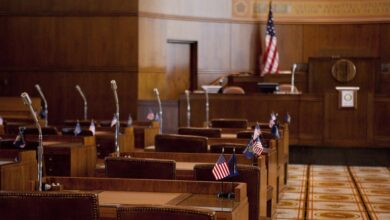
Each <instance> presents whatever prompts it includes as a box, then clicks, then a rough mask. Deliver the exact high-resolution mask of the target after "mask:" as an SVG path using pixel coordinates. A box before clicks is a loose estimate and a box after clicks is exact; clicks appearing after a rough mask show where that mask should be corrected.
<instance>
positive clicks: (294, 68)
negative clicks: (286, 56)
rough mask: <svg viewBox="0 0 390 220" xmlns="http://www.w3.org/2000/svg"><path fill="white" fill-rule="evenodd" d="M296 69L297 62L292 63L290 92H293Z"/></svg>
mask: <svg viewBox="0 0 390 220" xmlns="http://www.w3.org/2000/svg"><path fill="white" fill-rule="evenodd" d="M296 69H297V64H296V63H294V64H293V67H292V71H291V93H294V92H295V90H294V87H295V85H294V84H295V82H294V81H295V70H296Z"/></svg>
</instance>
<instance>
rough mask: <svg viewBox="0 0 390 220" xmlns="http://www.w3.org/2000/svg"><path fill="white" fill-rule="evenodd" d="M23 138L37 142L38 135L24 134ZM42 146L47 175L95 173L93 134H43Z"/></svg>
mask: <svg viewBox="0 0 390 220" xmlns="http://www.w3.org/2000/svg"><path fill="white" fill-rule="evenodd" d="M13 138H15V137H13ZM25 140H26V141H27V142H37V141H38V137H37V136H36V135H25ZM43 148H44V152H43V153H44V166H45V171H46V174H47V175H58V176H94V175H95V168H96V144H95V137H94V136H85V137H83V136H68V135H45V136H43ZM34 149H35V148H34Z"/></svg>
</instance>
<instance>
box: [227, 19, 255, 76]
mask: <svg viewBox="0 0 390 220" xmlns="http://www.w3.org/2000/svg"><path fill="white" fill-rule="evenodd" d="M259 32H260V31H259V24H258V23H254V24H238V23H232V24H231V38H230V40H231V53H230V56H231V58H230V60H231V61H230V63H231V64H230V68H231V72H232V73H235V72H251V73H256V72H258V71H259V70H258V68H259V61H260V56H261V43H260V35H259Z"/></svg>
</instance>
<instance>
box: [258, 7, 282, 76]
mask: <svg viewBox="0 0 390 220" xmlns="http://www.w3.org/2000/svg"><path fill="white" fill-rule="evenodd" d="M276 42H277V40H276V32H275V26H274V21H273V16H272V1H270V3H269V11H268V21H267V30H266V35H265V52H264V55H263V64H264V69H263V72H262V74H261V75H262V76H263V75H265V74H269V73H279V53H278V47H277V45H276Z"/></svg>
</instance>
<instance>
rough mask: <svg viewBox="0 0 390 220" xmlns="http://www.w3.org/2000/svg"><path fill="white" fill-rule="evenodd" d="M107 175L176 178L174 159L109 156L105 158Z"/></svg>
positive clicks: (137, 177)
mask: <svg viewBox="0 0 390 220" xmlns="http://www.w3.org/2000/svg"><path fill="white" fill-rule="evenodd" d="M105 163H106V176H107V177H114V178H135V179H175V178H176V162H175V161H174V160H162V159H146V158H125V157H108V158H106V159H105Z"/></svg>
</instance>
